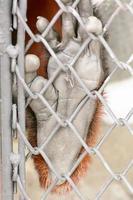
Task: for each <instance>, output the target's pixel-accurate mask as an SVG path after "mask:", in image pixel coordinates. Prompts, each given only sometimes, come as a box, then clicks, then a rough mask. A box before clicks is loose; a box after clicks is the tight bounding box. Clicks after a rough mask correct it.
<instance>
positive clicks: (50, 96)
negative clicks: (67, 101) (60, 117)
mask: <svg viewBox="0 0 133 200" xmlns="http://www.w3.org/2000/svg"><path fill="white" fill-rule="evenodd" d="M47 81H48V80H47V79H45V78H43V77H42V76H37V77H36V78H35V79H34V80H33V82H32V84H31V86H30V89H31V91H32V92H33V93H34V94H39V93H40V91H41V90H42V89H43V88H44V86H45V85H46V84H47ZM57 96H58V95H57V92H56V90H55V88H54V87H53V85H50V86H49V87H48V89H47V91H46V92H45V94H44V95H42V98H43V97H44V99H45V100H46V101H47V102H48V104H49V105H50V106H51V107H52V108H53V110H55V111H56V104H57ZM30 107H31V109H32V110H33V112H34V113H35V114H36V117H37V119H38V120H47V119H48V117H49V116H50V115H52V114H51V112H50V111H49V109H48V108H47V106H46V105H45V103H44V102H43V101H42V100H41V99H40V98H38V99H33V100H32V101H31V102H30Z"/></svg>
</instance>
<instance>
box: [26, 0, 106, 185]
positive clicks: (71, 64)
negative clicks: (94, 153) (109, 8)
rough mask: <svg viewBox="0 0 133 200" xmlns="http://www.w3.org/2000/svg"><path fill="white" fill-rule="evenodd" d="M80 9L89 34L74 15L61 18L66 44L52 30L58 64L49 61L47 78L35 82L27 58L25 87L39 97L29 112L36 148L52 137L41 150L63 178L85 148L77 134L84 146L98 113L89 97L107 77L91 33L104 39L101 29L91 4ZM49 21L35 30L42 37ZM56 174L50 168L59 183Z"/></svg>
mask: <svg viewBox="0 0 133 200" xmlns="http://www.w3.org/2000/svg"><path fill="white" fill-rule="evenodd" d="M69 3H70V1H69ZM78 10H79V14H80V16H81V18H82V21H83V22H84V25H85V28H86V32H85V30H84V28H83V27H82V26H81V25H79V26H78V28H75V21H74V19H73V17H72V15H71V14H70V13H65V14H63V18H62V29H63V30H62V33H63V34H62V35H63V36H62V37H63V38H62V42H61V43H60V44H58V42H57V39H56V38H55V36H56V34H54V32H53V30H51V31H52V34H51V35H52V36H51V40H52V41H56V42H57V43H53V42H50V37H49V36H50V34H49V36H47V38H46V39H48V40H49V44H52V45H51V47H53V46H54V49H56V57H57V59H58V60H59V61H60V63H59V62H58V61H57V59H55V58H54V57H52V56H51V57H50V59H49V62H48V67H47V71H48V79H44V78H43V77H40V76H37V77H35V74H34V73H32V74H31V73H30V70H31V71H34V72H35V70H36V68H35V67H34V64H33V66H32V59H31V57H32V56H30V55H27V62H26V71H27V74H28V76H27V82H28V83H29V87H30V89H31V91H32V92H33V93H36V94H37V95H38V99H33V100H32V101H31V102H30V107H31V109H32V110H33V112H34V113H35V116H36V119H37V144H38V146H39V147H41V146H42V145H43V143H44V142H45V141H46V139H47V138H48V137H49V135H50V134H51V133H52V134H53V137H52V138H51V139H50V141H49V142H48V143H47V144H46V145H45V146H43V148H42V151H43V152H45V154H46V155H47V157H48V158H49V160H50V162H51V163H52V166H53V168H54V170H55V171H56V172H57V174H58V175H60V176H64V175H65V174H67V173H68V172H69V171H70V170H71V168H72V166H73V165H74V163H75V161H76V160H77V159H78V156H79V153H80V151H81V149H82V144H81V141H80V140H79V138H78V137H77V136H76V134H77V133H78V134H79V136H80V137H81V138H82V139H83V140H84V141H86V139H87V137H88V136H87V135H88V130H89V127H90V123H91V122H92V120H93V116H94V114H95V111H96V100H95V99H93V98H89V97H88V99H87V93H89V92H88V91H93V90H96V89H98V88H99V87H100V85H101V83H102V81H103V78H104V71H103V68H102V65H101V58H100V53H101V52H100V51H101V47H100V43H99V41H96V40H91V37H89V34H88V33H94V34H100V33H101V32H102V24H101V22H100V21H99V20H98V19H97V18H96V17H94V16H92V15H93V12H92V10H91V9H90V5H89V1H86V0H81V2H80V3H79V5H78ZM39 20H40V21H39ZM45 22H46V19H44V18H39V19H38V22H37V27H38V30H39V31H40V32H43V30H44V29H45V27H46V23H45ZM76 31H77V32H76ZM76 36H77V37H76ZM88 38H89V39H90V42H88V45H87V47H86V48H85V49H84V50H83V51H82V53H81V54H79V55H78V53H79V51H80V49H81V48H82V44H83V43H84V42H85V41H86V40H88ZM53 44H54V45H53ZM55 44H57V46H56V45H55ZM77 55H78V56H77ZM76 57H77V59H75V58H76ZM35 60H36V61H35ZM35 60H34V63H39V61H37V60H38V59H37V57H36V58H35ZM61 63H62V64H61ZM29 66H30V67H31V68H30V67H29ZM36 66H37V65H36ZM62 67H63V69H61V68H62ZM57 70H58V73H57V74H56V72H57ZM55 74H56V76H55ZM33 77H34V78H33ZM53 77H54V78H53ZM51 79H53V81H52V83H51V84H50V86H49V87H48V89H46V91H45V92H44V93H43V92H42V90H43V88H44V87H46V85H47V84H48V83H49V81H50V80H51ZM83 85H85V87H86V88H87V90H86V89H85V87H84V86H83ZM40 92H41V95H40ZM54 130H56V131H55V133H53V132H54ZM55 171H54V172H53V171H52V170H51V169H50V168H49V177H50V180H51V181H53V180H54V179H55V176H56V175H55ZM62 183H63V181H59V182H58V185H60V184H62Z"/></svg>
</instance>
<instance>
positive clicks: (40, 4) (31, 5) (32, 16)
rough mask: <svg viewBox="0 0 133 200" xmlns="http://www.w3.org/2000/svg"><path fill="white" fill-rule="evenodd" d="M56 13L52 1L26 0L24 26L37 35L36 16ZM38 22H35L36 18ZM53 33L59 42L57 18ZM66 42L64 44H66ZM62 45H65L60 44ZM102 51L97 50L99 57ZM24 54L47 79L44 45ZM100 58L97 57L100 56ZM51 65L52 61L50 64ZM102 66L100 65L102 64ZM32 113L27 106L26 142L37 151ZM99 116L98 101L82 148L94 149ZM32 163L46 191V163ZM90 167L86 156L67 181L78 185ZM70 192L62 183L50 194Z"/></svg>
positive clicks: (37, 160) (38, 159)
mask: <svg viewBox="0 0 133 200" xmlns="http://www.w3.org/2000/svg"><path fill="white" fill-rule="evenodd" d="M97 2H98V1H95V0H94V3H97ZM58 10H59V7H58V5H57V4H56V3H55V1H49V0H45V1H44V0H39V1H33V0H28V12H27V15H28V25H29V27H30V28H31V30H32V31H33V32H34V33H37V32H38V30H37V27H36V26H35V24H36V18H37V16H41V17H44V18H46V19H48V20H51V19H52V17H53V16H54V15H55V13H56V12H57V11H58ZM38 20H39V18H38ZM54 28H55V30H56V31H57V32H58V34H59V36H58V37H59V38H61V37H62V34H63V33H62V20H61V18H60V19H59V20H58V21H57V23H56V24H55V27H54ZM80 34H81V33H80V30H79V35H80ZM28 39H29V37H28V36H26V43H27V42H28ZM67 42H68V41H67ZM64 43H65V41H64ZM101 52H102V50H100V54H101ZM27 54H35V55H36V56H38V57H39V59H40V67H39V69H38V72H37V74H38V75H40V76H43V77H45V78H47V77H48V75H47V65H48V62H49V58H50V55H49V54H48V52H47V50H46V49H45V48H44V45H43V44H42V43H34V44H33V45H32V46H31V48H30V49H29V50H28V51H27ZM100 56H101V55H100ZM102 60H103V59H102ZM51 62H52V61H51ZM102 65H103V63H102ZM102 73H103V74H102V79H101V80H100V81H99V85H98V86H97V87H96V89H98V88H100V86H101V85H102V83H103V81H104V80H105V78H106V75H105V73H104V72H102ZM33 110H34V109H31V107H30V106H28V108H27V110H26V127H27V131H28V139H29V141H30V144H31V145H32V146H33V147H37V145H38V142H37V120H36V116H35V113H34V112H33ZM102 113H103V109H102V104H101V103H100V101H99V100H96V102H95V109H94V111H93V117H92V119H91V121H90V124H89V128H88V131H87V132H88V133H87V137H86V144H87V145H88V146H89V147H94V146H95V144H96V141H97V137H98V133H99V129H100V121H101V115H102ZM82 152H84V149H83V148H81V150H80V152H79V153H78V156H77V157H79V156H80V155H81V154H82ZM32 159H33V161H34V165H35V168H36V170H37V172H38V175H39V181H40V185H41V187H42V188H44V189H46V188H48V187H49V185H50V183H51V182H50V180H49V169H48V168H49V167H48V165H47V163H46V162H45V160H44V158H43V157H42V156H41V155H33V156H32ZM90 163H91V156H90V155H89V154H87V155H86V156H85V157H84V158H83V160H82V161H81V162H80V164H79V166H78V167H77V168H76V170H75V171H74V172H73V174H72V175H71V179H72V180H73V182H74V183H75V184H77V183H78V182H79V180H80V179H81V177H83V176H85V174H86V171H87V169H88V167H89V165H90ZM71 190H72V187H71V185H70V184H69V183H68V182H67V181H65V182H63V183H60V184H58V185H56V186H55V188H54V189H53V192H56V193H62V191H63V192H64V191H65V192H69V191H71Z"/></svg>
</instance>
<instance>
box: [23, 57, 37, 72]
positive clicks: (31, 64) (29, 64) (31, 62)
mask: <svg viewBox="0 0 133 200" xmlns="http://www.w3.org/2000/svg"><path fill="white" fill-rule="evenodd" d="M39 67H40V59H39V58H38V57H37V56H36V55H34V54H27V55H26V56H25V71H26V72H27V73H30V72H35V71H37V70H38V68H39Z"/></svg>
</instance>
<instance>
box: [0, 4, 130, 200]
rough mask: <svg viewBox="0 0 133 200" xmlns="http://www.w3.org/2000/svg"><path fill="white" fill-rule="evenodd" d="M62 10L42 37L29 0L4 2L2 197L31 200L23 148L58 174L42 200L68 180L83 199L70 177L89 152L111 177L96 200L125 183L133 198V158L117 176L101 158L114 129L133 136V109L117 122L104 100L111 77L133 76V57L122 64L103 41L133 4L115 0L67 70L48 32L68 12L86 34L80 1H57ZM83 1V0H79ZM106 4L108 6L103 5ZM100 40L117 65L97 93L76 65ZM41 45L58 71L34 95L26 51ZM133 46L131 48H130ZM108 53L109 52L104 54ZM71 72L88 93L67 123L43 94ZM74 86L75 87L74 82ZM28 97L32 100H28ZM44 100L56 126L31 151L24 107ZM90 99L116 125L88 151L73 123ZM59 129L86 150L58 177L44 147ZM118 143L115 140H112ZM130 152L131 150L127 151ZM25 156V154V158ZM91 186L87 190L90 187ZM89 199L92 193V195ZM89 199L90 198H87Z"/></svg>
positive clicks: (0, 8) (0, 29) (0, 47)
mask: <svg viewBox="0 0 133 200" xmlns="http://www.w3.org/2000/svg"><path fill="white" fill-rule="evenodd" d="M55 1H56V3H57V4H58V6H59V10H58V11H57V13H56V14H55V16H54V17H53V18H52V20H51V21H50V23H49V24H48V26H47V27H46V28H45V30H44V31H43V33H42V34H34V33H33V32H32V31H31V29H30V27H29V26H28V25H27V19H26V11H27V1H26V0H19V1H17V0H14V1H12V2H11V1H8V0H4V1H2V0H1V1H0V16H1V18H0V78H1V79H0V80H1V102H0V104H1V110H0V112H1V114H0V117H1V133H0V137H1V152H0V153H1V182H2V187H1V194H2V200H7V199H8V200H11V199H14V193H15V191H16V189H17V188H18V190H19V195H20V199H27V200H29V199H30V197H29V196H28V194H27V192H26V181H25V180H26V177H25V163H26V162H27V159H28V158H27V157H28V156H27V154H26V153H25V150H26V149H28V152H29V153H28V155H39V154H41V156H42V157H43V159H44V160H45V162H46V163H47V165H48V168H49V169H50V170H51V171H52V173H53V174H54V176H55V180H54V181H53V182H52V183H51V184H50V185H49V187H48V188H47V189H46V191H45V192H43V194H42V196H41V199H42V200H43V199H47V196H48V195H49V194H50V193H51V192H52V191H53V189H54V188H55V186H56V185H57V183H58V182H59V181H64V180H67V182H68V183H69V184H70V186H71V187H72V189H73V191H74V192H75V194H76V195H77V199H82V200H83V199H84V200H85V197H84V195H83V194H82V193H81V192H80V191H79V189H78V187H77V185H76V184H75V182H74V181H73V179H72V178H71V175H72V174H73V172H74V171H75V169H76V168H77V166H78V165H79V164H80V162H81V161H82V160H83V159H84V158H85V157H86V155H87V154H90V155H91V156H92V157H93V155H95V156H96V157H97V158H98V159H99V160H100V162H101V163H102V165H103V167H104V168H105V170H106V171H107V173H108V174H109V175H110V178H109V179H108V180H107V182H105V183H103V186H101V188H100V189H99V191H97V195H96V196H95V197H94V199H100V198H101V199H102V196H103V195H104V193H105V192H106V190H107V189H108V188H109V187H110V185H111V184H112V182H113V181H114V180H115V181H117V182H120V183H121V182H122V183H123V184H124V185H125V188H126V189H128V191H129V193H130V194H133V185H132V184H131V183H130V181H129V180H128V178H127V175H128V173H129V172H131V170H132V167H133V160H130V161H129V164H128V165H127V166H126V167H124V169H123V168H122V170H121V171H120V172H119V173H116V172H115V171H114V170H113V169H112V168H111V166H110V164H108V162H107V161H106V158H104V155H102V153H101V151H100V148H101V147H102V145H103V144H104V143H105V141H106V140H107V138H108V137H109V136H110V135H111V134H112V132H113V130H114V129H115V128H116V127H119V126H120V127H121V126H125V127H126V128H127V130H128V132H129V134H131V136H132V135H133V130H132V127H131V126H130V124H129V123H128V122H129V120H130V118H131V117H132V116H133V108H131V109H130V110H129V111H128V110H127V115H126V117H125V118H117V117H116V115H115V114H114V112H113V111H112V109H111V108H110V107H109V105H108V103H107V101H106V98H105V97H104V96H103V91H104V89H105V88H106V86H107V85H108V84H109V82H110V80H111V79H112V77H113V76H114V75H115V73H116V72H117V70H118V69H119V70H121V71H125V72H127V71H128V72H129V74H130V76H131V77H132V75H133V69H132V66H131V65H130V64H131V63H132V60H133V56H132V55H131V56H130V57H129V58H128V59H127V62H124V61H121V60H120V59H119V58H118V57H117V56H116V55H115V53H114V51H113V49H111V48H110V46H109V44H108V42H107V41H106V40H105V38H104V35H105V34H106V32H107V30H108V29H109V27H110V26H111V24H112V23H113V21H114V20H115V18H116V16H117V15H118V14H119V13H120V12H129V13H130V14H131V15H133V1H132V0H131V1H129V2H127V3H126V2H124V3H123V2H122V1H119V0H115V1H114V4H115V5H116V9H115V10H113V12H112V13H111V16H110V17H109V18H108V19H107V20H106V23H105V26H104V27H103V31H102V33H101V34H99V35H95V34H92V33H89V34H88V37H87V38H86V39H85V40H84V42H83V43H82V44H81V47H80V49H79V51H77V53H76V55H75V56H74V57H73V59H72V61H71V63H69V64H68V65H67V66H65V65H64V63H63V62H62V61H61V60H60V59H59V57H57V54H56V52H55V51H54V50H53V48H51V45H50V44H49V42H48V41H47V39H46V37H47V34H49V31H50V30H51V28H52V27H53V26H54V24H55V22H56V21H57V20H58V19H59V18H60V17H61V16H62V15H63V14H64V13H69V14H71V15H73V16H74V18H75V19H76V21H77V23H78V24H79V25H80V26H81V27H82V30H84V31H86V27H85V24H84V22H83V19H82V17H81V16H80V14H79V12H78V11H77V6H78V5H79V3H80V0H75V1H73V3H72V4H71V5H65V3H62V1H61V0H55ZM81 1H82V0H81ZM102 4H104V2H102ZM90 7H91V8H90V9H92V5H91V4H90ZM13 29H16V30H17V34H16V44H17V45H15V46H13V44H12V31H13ZM25 32H26V33H27V34H28V35H29V36H30V38H31V39H30V40H29V42H28V44H27V45H26V47H25ZM93 40H94V41H99V42H100V43H101V44H102V46H103V47H104V49H105V50H104V53H108V56H109V57H110V59H111V61H112V62H113V65H114V67H113V70H112V71H111V72H110V73H109V74H108V76H107V77H106V79H105V80H104V82H103V84H102V85H101V87H100V88H98V89H97V90H96V89H95V90H93V91H90V90H89V89H88V87H87V86H86V85H85V84H84V82H83V81H82V79H81V78H80V76H79V74H78V73H77V72H76V70H75V69H74V65H75V63H76V62H77V60H78V59H79V57H80V55H81V54H82V52H83V51H84V50H85V48H86V47H87V46H88V45H89V44H90V42H91V41H93ZM38 42H41V43H42V44H43V45H44V46H45V48H46V49H47V51H48V52H49V54H50V55H51V56H52V57H53V58H54V60H55V62H56V63H57V66H58V67H57V68H56V70H55V71H54V73H53V74H52V76H51V77H50V79H49V80H48V81H47V83H46V84H45V86H44V87H43V89H41V91H40V92H39V93H33V92H32V90H31V88H30V87H29V85H28V84H27V83H26V81H25V78H24V77H25V75H24V73H25V71H24V66H25V61H24V58H25V54H26V52H27V51H28V49H29V48H30V47H31V46H32V44H33V43H38ZM129 45H130V44H129ZM105 51H106V52H105ZM67 70H69V71H70V72H71V74H72V76H73V77H74V79H75V80H76V81H77V82H78V84H79V85H80V86H81V88H82V89H83V91H84V92H85V97H84V99H83V100H82V101H81V102H80V104H79V105H78V106H77V108H76V109H75V110H74V112H73V113H71V116H70V117H69V118H67V119H62V118H61V117H60V115H58V114H57V113H56V112H55V110H54V108H53V107H52V106H51V105H50V104H49V102H48V101H47V99H46V98H45V95H44V94H45V93H46V91H47V90H48V88H49V87H50V85H51V84H52V83H53V82H54V81H55V80H56V79H57V77H58V76H59V74H60V72H61V71H63V72H65V73H67ZM71 84H72V83H71ZM13 85H15V86H16V85H17V93H16V97H15V98H16V102H17V103H15V104H14V103H13V99H14V97H13V92H12V91H13V87H12V86H13ZM25 94H26V96H28V98H26V101H25ZM36 99H38V101H41V102H42V103H43V104H44V106H45V107H46V108H47V110H48V111H49V112H50V113H51V114H52V116H54V118H55V119H56V126H55V127H54V128H53V130H52V132H50V133H49V134H48V137H47V138H46V139H45V141H44V143H43V144H41V146H39V147H32V145H31V144H30V142H29V141H28V139H27V137H26V133H25V132H26V131H25V105H26V106H28V105H29V104H30V102H31V100H36ZM90 99H93V100H94V101H95V100H96V99H98V100H99V101H100V102H101V103H102V105H103V106H104V108H105V110H106V112H107V114H108V115H109V116H110V117H111V118H112V120H113V124H112V125H111V127H109V128H108V130H107V131H106V133H104V134H103V137H102V138H101V139H100V141H99V142H98V143H97V144H96V145H95V146H94V147H90V146H88V145H87V144H86V142H85V140H84V139H83V138H82V137H81V134H80V132H79V130H78V129H77V128H76V127H75V124H74V123H73V121H74V119H75V117H76V116H77V115H78V113H79V112H80V111H81V109H82V107H84V106H85V104H86V102H88V101H89V100H90ZM61 127H64V128H66V127H69V129H70V130H71V131H72V133H73V134H74V135H75V136H76V138H77V139H78V141H79V142H80V145H81V146H82V147H83V148H84V149H85V151H83V152H82V153H81V155H80V156H79V157H78V158H77V161H76V162H75V163H73V165H72V167H71V169H70V171H69V172H68V173H67V174H63V175H60V173H59V172H58V171H57V170H56V169H55V167H54V166H53V164H52V161H51V160H50V158H49V157H48V156H47V154H46V153H45V151H43V149H44V148H45V146H46V145H48V143H49V142H50V141H51V140H52V138H53V137H54V136H55V134H56V133H57V132H58V131H59V129H60V128H61ZM14 137H18V152H17V153H13V138H14ZM114 142H115V141H114ZM127 151H128V149H127ZM25 154H26V155H25ZM94 181H96V180H94ZM88 187H89V186H88ZM88 197H89V194H88ZM88 199H89V198H88Z"/></svg>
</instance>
